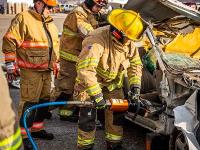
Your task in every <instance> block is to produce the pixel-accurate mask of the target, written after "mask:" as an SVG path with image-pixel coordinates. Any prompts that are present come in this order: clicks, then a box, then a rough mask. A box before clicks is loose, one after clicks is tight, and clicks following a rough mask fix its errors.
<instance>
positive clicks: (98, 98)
mask: <svg viewBox="0 0 200 150" xmlns="http://www.w3.org/2000/svg"><path fill="white" fill-rule="evenodd" d="M91 100H92V101H93V102H94V105H95V107H96V109H105V108H106V101H105V99H104V98H103V94H102V93H100V94H98V95H95V96H91Z"/></svg>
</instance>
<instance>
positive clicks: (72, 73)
mask: <svg viewBox="0 0 200 150" xmlns="http://www.w3.org/2000/svg"><path fill="white" fill-rule="evenodd" d="M106 4H107V0H85V2H84V3H82V4H81V5H80V6H78V7H76V8H75V9H74V10H72V11H71V12H70V13H69V14H68V15H67V18H66V19H65V22H64V25H63V33H62V36H61V40H60V72H59V74H58V78H57V80H56V82H55V86H56V88H55V89H54V92H53V95H54V99H56V100H57V101H59V100H61V101H63V100H65V101H66V100H72V97H73V88H74V82H75V78H76V67H75V66H76V62H77V56H78V55H79V53H80V51H81V49H82V48H81V44H82V41H83V39H84V38H85V37H86V36H87V35H88V33H89V32H90V31H92V30H94V29H96V28H97V27H98V22H97V21H96V19H95V15H96V14H97V13H98V12H99V11H100V10H101V8H102V7H103V6H105V5H106ZM59 115H60V119H61V120H67V121H72V122H77V120H78V109H77V108H76V109H75V108H68V109H67V108H66V107H61V108H60V109H59Z"/></svg>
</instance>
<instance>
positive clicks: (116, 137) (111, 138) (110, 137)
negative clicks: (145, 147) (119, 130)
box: [106, 132, 122, 141]
mask: <svg viewBox="0 0 200 150" xmlns="http://www.w3.org/2000/svg"><path fill="white" fill-rule="evenodd" d="M106 140H107V141H121V140H122V136H119V135H114V134H111V133H108V132H106Z"/></svg>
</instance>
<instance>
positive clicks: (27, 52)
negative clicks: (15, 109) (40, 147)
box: [2, 0, 59, 149]
mask: <svg viewBox="0 0 200 150" xmlns="http://www.w3.org/2000/svg"><path fill="white" fill-rule="evenodd" d="M56 5H57V1H56V0H35V1H34V8H33V9H29V10H27V11H24V12H21V13H19V14H17V15H16V17H15V18H14V19H13V20H12V22H11V25H10V27H9V29H8V31H7V32H6V34H5V35H4V37H3V47H2V50H3V53H4V54H5V62H6V67H7V73H8V76H12V77H15V75H16V74H17V73H18V69H17V66H18V67H19V68H20V76H21V81H20V97H21V98H20V103H19V116H20V117H21V118H20V127H21V134H22V138H23V143H24V146H25V149H32V145H31V144H30V142H29V140H28V138H27V133H26V131H25V129H24V125H23V119H22V116H23V113H24V111H25V110H26V109H27V108H28V107H30V106H32V105H35V104H38V103H44V102H48V101H49V100H50V88H51V71H52V70H53V68H54V66H56V65H55V63H56V60H57V58H58V48H59V45H58V44H59V40H58V31H57V28H56V26H55V24H54V23H53V19H52V18H51V17H50V16H49V14H50V12H51V10H52V8H53V7H54V6H56ZM47 112H48V108H40V109H37V110H36V111H33V112H31V114H30V115H29V116H27V125H28V128H29V130H30V131H31V134H32V136H33V137H35V138H41V139H46V140H52V139H53V138H54V136H53V134H52V133H48V132H46V131H45V130H44V122H43V121H44V117H45V115H46V113H47Z"/></svg>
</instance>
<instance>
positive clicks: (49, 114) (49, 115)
mask: <svg viewBox="0 0 200 150" xmlns="http://www.w3.org/2000/svg"><path fill="white" fill-rule="evenodd" d="M51 117H52V113H51V112H50V111H48V112H47V114H46V115H45V118H46V119H51Z"/></svg>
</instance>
